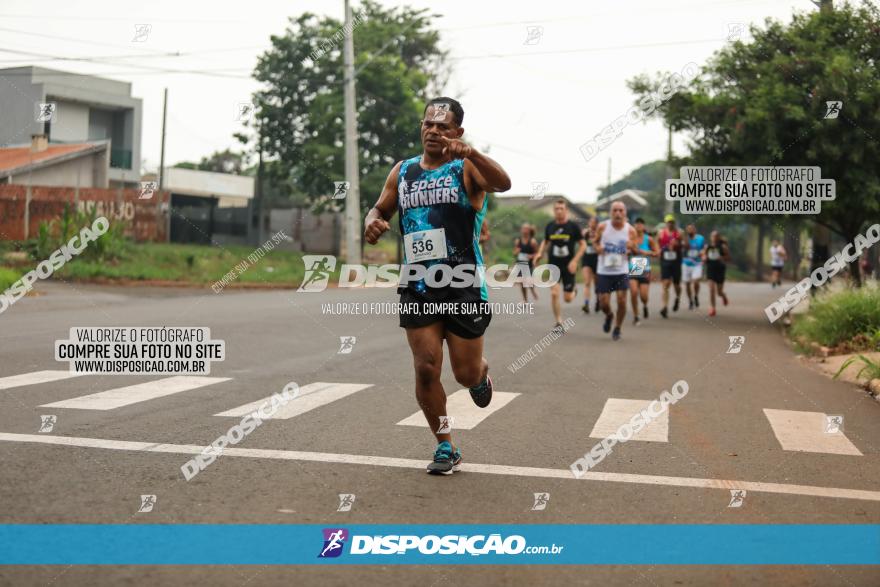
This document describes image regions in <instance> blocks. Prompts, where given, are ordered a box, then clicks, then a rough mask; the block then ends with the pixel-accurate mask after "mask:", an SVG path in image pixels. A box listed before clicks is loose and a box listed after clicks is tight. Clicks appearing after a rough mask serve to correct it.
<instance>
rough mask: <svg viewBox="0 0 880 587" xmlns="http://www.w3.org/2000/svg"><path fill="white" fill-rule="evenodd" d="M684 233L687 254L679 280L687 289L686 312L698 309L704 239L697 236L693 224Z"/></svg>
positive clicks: (701, 236) (699, 235) (682, 263)
mask: <svg viewBox="0 0 880 587" xmlns="http://www.w3.org/2000/svg"><path fill="white" fill-rule="evenodd" d="M685 232H686V234H687V249H686V250H687V253H686V255H685V258H684V260H683V261H682V262H681V272H682V276H681V278H682V280H683V281H684V286H685V288H686V289H687V295H688V310H693V309H694V308H699V307H700V280H701V279H703V249H704V248H705V247H706V238H705V237H704V236H703V235H702V234H697V227H696V225H695V224H688V225H687V228H686V229H685ZM692 286H693V287H692Z"/></svg>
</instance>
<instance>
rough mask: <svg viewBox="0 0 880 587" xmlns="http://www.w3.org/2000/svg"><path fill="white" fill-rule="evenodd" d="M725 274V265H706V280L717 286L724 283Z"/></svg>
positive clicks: (709, 263)
mask: <svg viewBox="0 0 880 587" xmlns="http://www.w3.org/2000/svg"><path fill="white" fill-rule="evenodd" d="M725 273H727V265H725V264H724V263H713V262H712V261H709V262H708V263H706V279H708V280H709V281H714V282H715V283H717V284H722V283H724V275H725Z"/></svg>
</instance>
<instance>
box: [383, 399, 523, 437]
mask: <svg viewBox="0 0 880 587" xmlns="http://www.w3.org/2000/svg"><path fill="white" fill-rule="evenodd" d="M518 395H519V394H518V393H510V392H506V391H493V392H492V403H490V404H489V405H488V406H487V407H485V408H479V407H477V406H476V404H474V401H473V400H472V399H471V394H470V392H469V391H468V390H467V389H459V390H458V391H456V392H455V393H453V394H452V395H450V396H449V397H447V398H446V413H447V414H449V415H450V416H452V420H453V421H452V429H453V430H471V429H473V428H474V427H475V426H476V425H477V424H479V423H480V422H482V421H483V420H485V419H486V418H488V417H489V416H491V415H492V414H494V413H495V412H497V411H498V410H500V409H501V408H503V407H504V406H506V405H507V404H509V403H510V402H512V401H513V399H514V398H515V397H516V396H518ZM397 425H398V426H423V427H426V428H427V426H428V423H427V422H426V421H425V416H424V415H423V414H422V412H421V411H419V412H416V413H415V414H413V415H412V416H409V417H407V418H405V419H403V420H401V421H400V422H398V423H397Z"/></svg>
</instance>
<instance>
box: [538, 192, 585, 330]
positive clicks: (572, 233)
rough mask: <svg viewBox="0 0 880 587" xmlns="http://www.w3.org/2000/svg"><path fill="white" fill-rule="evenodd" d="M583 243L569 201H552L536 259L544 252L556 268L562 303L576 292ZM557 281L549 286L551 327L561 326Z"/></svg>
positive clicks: (560, 306) (558, 327) (556, 328)
mask: <svg viewBox="0 0 880 587" xmlns="http://www.w3.org/2000/svg"><path fill="white" fill-rule="evenodd" d="M585 249H586V244H585V243H584V238H583V236H581V229H580V227H579V226H578V225H577V224H575V223H574V222H573V221H571V220H570V219H569V218H568V204H567V203H566V202H565V200H563V199H561V198H560V199H558V200H556V202H555V203H554V204H553V220H552V221H551V222H550V223H549V224H548V225H547V229H546V230H545V231H544V240H543V241H541V246H540V247H539V248H538V254H537V255H535V258H536V259H537V260H538V261H540V260H541V258H542V257H543V256H544V252H545V251H547V252H549V257H550V264H551V265H555V266H556V267H558V268H559V281H561V282H562V289H563V290H564V291H565V294H564V297H565V303H570V302H571V301H572V300H573V299H574V298H575V296H576V295H577V289H576V288H575V285H574V284H575V280H576V278H577V262H578V259H580V258H581V255H583V254H584V250H585ZM559 289H560V287H559V283H554V284H553V286H552V287H551V288H550V306H551V307H552V308H553V316H554V318H556V325H555V326H554V327H553V328H554V330H561V329H563V327H562V304H561V303H560V302H559Z"/></svg>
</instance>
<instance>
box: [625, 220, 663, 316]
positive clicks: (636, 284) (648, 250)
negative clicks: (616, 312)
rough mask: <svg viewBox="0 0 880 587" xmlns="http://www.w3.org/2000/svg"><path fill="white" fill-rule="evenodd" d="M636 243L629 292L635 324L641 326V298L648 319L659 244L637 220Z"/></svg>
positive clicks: (643, 222) (643, 310) (640, 221)
mask: <svg viewBox="0 0 880 587" xmlns="http://www.w3.org/2000/svg"><path fill="white" fill-rule="evenodd" d="M635 229H636V243H637V245H638V250H637V251H636V254H634V255H633V256H632V258H631V259H630V277H631V278H632V279H630V281H629V291H630V301H631V302H632V309H633V324H635V325H636V326H638V324H639V322H640V321H639V298H640V297H641V299H642V313H643V314H644V316H645V318H646V319H647V318H648V292H649V291H650V289H651V257H659V256H660V249H659V248H658V247H657V243H656V242H655V241H654V237H652V236H651V235H650V234H648V232H647V231H646V230H645V221H644V220H643V219H641V218H636V224H635Z"/></svg>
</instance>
